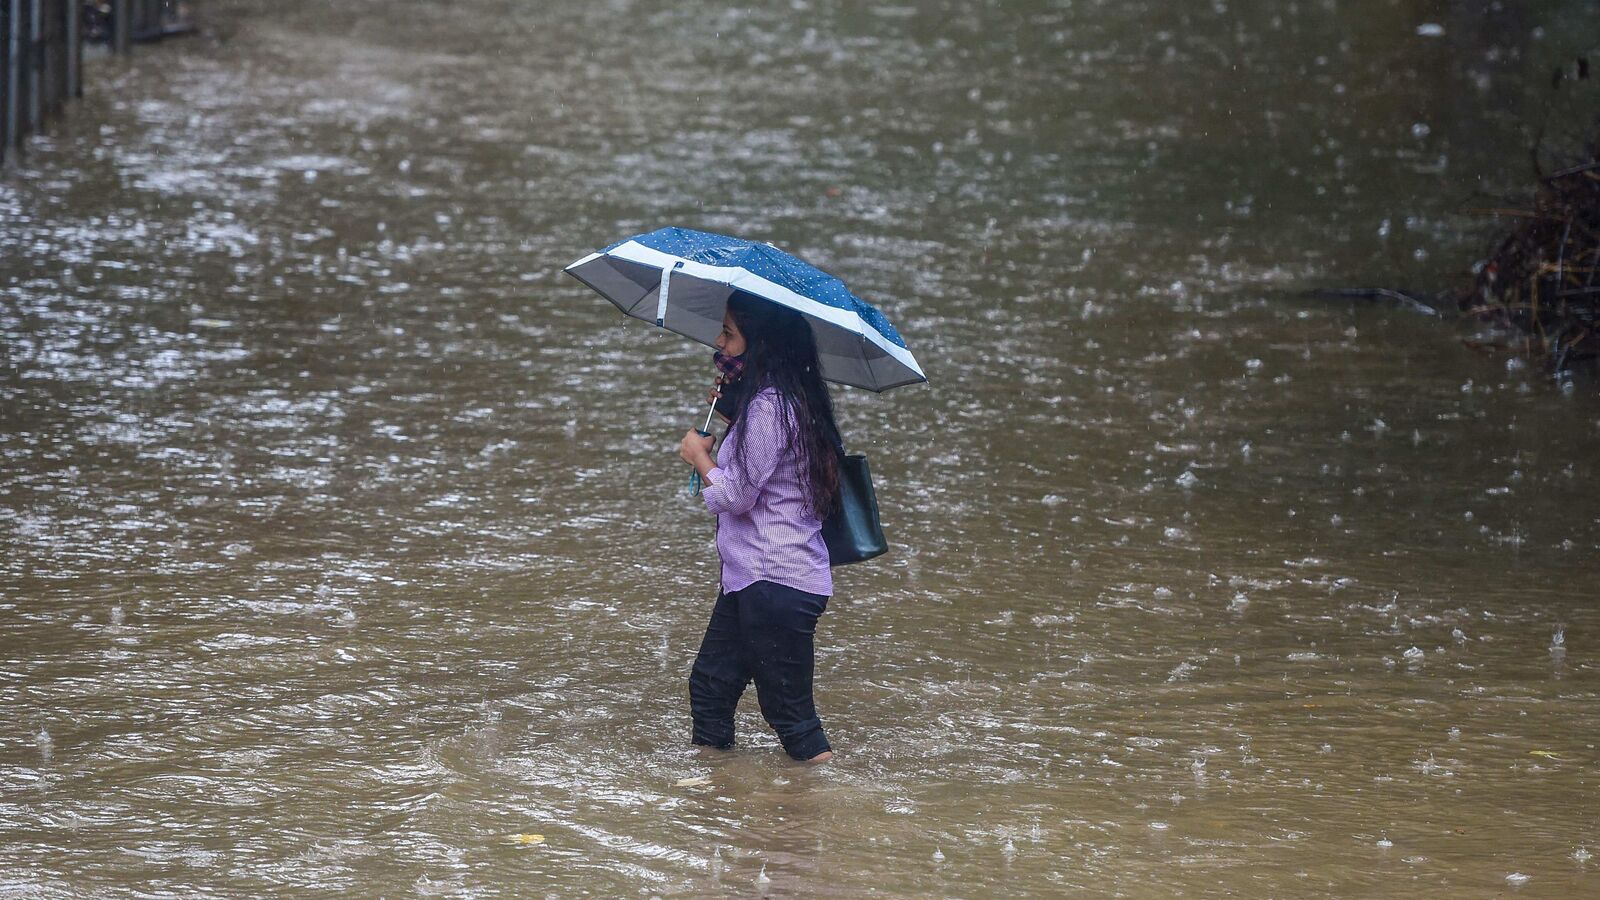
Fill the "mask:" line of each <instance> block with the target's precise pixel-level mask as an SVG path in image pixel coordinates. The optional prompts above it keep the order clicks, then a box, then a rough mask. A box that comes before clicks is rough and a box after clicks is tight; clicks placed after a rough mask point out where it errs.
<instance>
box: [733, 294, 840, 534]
mask: <svg viewBox="0 0 1600 900" xmlns="http://www.w3.org/2000/svg"><path fill="white" fill-rule="evenodd" d="M728 311H729V312H730V313H732V314H733V321H734V324H736V325H738V326H739V332H740V333H741V334H743V335H744V341H745V351H744V363H745V368H744V374H743V375H741V376H740V378H739V381H738V383H737V385H736V386H735V387H734V388H733V389H731V390H729V391H728V392H727V395H726V396H727V397H728V399H730V400H732V403H731V404H730V405H731V407H732V408H731V409H730V410H729V412H730V413H731V415H729V416H728V418H730V419H732V420H733V422H734V424H733V426H732V427H734V428H737V427H738V423H739V422H741V421H743V419H744V411H745V408H746V407H747V406H749V405H750V399H751V398H752V397H754V396H755V395H756V394H757V393H759V392H760V391H761V390H762V389H763V388H768V387H770V388H772V389H773V390H774V391H776V392H777V394H778V402H779V406H780V409H779V415H778V422H779V428H780V429H782V435H783V441H784V443H785V444H786V445H788V446H790V447H793V448H795V452H796V458H795V464H796V466H797V467H799V469H800V472H799V474H800V475H801V478H800V484H801V487H802V489H803V490H804V492H805V500H806V509H807V511H809V512H811V513H812V514H813V515H815V516H816V517H817V518H818V519H826V518H827V517H828V516H830V515H832V514H833V512H834V511H835V510H837V509H838V508H839V448H840V446H842V444H841V441H840V438H839V426H838V423H836V422H835V421H834V419H833V399H832V398H831V397H829V395H828V386H827V385H826V384H825V383H824V382H823V380H822V370H821V367H820V366H819V365H818V362H817V341H816V338H815V337H814V336H813V335H812V333H811V326H810V325H808V324H806V320H805V317H804V316H802V315H800V314H799V313H797V312H795V311H794V310H792V309H788V308H786V307H782V306H779V305H777V304H776V303H770V302H768V301H766V300H762V299H761V298H759V297H756V296H754V295H752V294H747V293H745V292H743V291H735V292H734V293H733V296H731V297H729V298H728ZM785 412H787V413H789V415H784V413H785ZM735 455H736V456H739V457H743V456H744V444H743V442H740V444H739V446H738V447H737V448H736V449H735ZM740 462H741V463H742V462H743V460H742V459H741V460H740Z"/></svg>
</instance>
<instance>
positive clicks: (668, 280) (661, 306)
mask: <svg viewBox="0 0 1600 900" xmlns="http://www.w3.org/2000/svg"><path fill="white" fill-rule="evenodd" d="M681 268H683V261H682V260H679V261H677V262H675V263H673V264H672V265H670V266H667V267H665V268H663V269H662V270H661V295H660V297H659V299H657V300H656V327H657V328H661V327H663V326H665V325H666V324H667V295H668V294H669V293H671V291H672V272H673V270H675V269H681Z"/></svg>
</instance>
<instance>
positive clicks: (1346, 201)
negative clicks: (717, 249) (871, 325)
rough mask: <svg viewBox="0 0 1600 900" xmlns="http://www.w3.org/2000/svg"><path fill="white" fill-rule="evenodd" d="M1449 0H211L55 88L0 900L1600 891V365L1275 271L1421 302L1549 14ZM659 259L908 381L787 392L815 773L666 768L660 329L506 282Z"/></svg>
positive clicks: (44, 141) (10, 449)
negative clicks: (82, 90) (811, 616)
mask: <svg viewBox="0 0 1600 900" xmlns="http://www.w3.org/2000/svg"><path fill="white" fill-rule="evenodd" d="M1442 6H1443V4H1438V5H1435V4H1431V3H1424V2H1386V3H1367V4H1351V3H1338V2H1335V0H1302V2H1299V3H1287V4H1245V3H1227V2H1225V0H1218V2H1216V3H1210V4H1190V3H1169V4H1163V3H1157V2H1153V0H1140V2H1120V3H1112V2H1109V0H1106V2H1094V0H1055V2H1042V0H1026V2H1022V0H1019V2H1006V3H983V4H972V3H955V2H944V3H940V2H919V3H892V2H879V0H872V2H862V3H856V2H847V0H795V2H793V3H788V4H767V5H761V6H731V5H722V4H714V3H676V4H665V3H643V2H628V0H613V2H606V3H586V2H575V0H573V2H569V0H559V2H550V3H528V2H524V3H514V2H506V0H458V2H454V3H449V4H438V3H424V2H420V0H406V2H394V0H386V2H376V0H365V2H341V3H325V2H310V0H272V2H268V0H216V2H208V3H205V4H203V10H202V12H203V18H204V22H205V24H206V27H207V33H206V34H205V35H203V36H200V37H196V38H192V39H187V40H182V41H175V42H171V43H167V44H163V45H159V46H154V47H142V48H139V49H138V51H137V52H136V53H134V54H133V55H131V56H129V57H127V58H125V59H101V60H99V61H98V62H96V63H94V64H93V65H92V67H91V71H90V73H89V79H88V87H89V91H88V96H87V97H86V99H85V100H83V101H82V102H79V103H77V104H75V105H74V106H73V107H72V108H71V109H70V110H69V112H68V114H67V116H66V118H65V119H64V120H63V121H62V122H61V123H60V124H59V125H58V127H57V128H56V129H55V130H54V131H53V133H52V134H50V135H48V136H46V137H42V138H39V139H36V140H34V141H33V142H32V143H31V144H30V146H29V149H28V155H27V157H26V159H25V160H24V161H23V163H22V164H21V166H20V167H17V168H15V169H13V170H12V171H10V172H8V173H5V174H4V176H3V177H0V249H3V259H0V289H3V292H4V296H3V300H0V341H3V343H0V710H3V712H4V715H3V720H0V893H3V894H6V895H12V896H44V897H56V896H87V895H91V894H93V895H100V894H123V895H139V896H196V895H251V894H263V893H269V892H283V891H305V892H312V891H315V892H350V893H358V894H389V895H404V894H413V893H415V894H424V895H456V894H463V895H506V896H532V895H544V894H550V895H560V896H574V895H585V894H587V895H593V896H706V895H713V896H714V895H722V894H727V895H735V896H751V895H762V894H766V895H772V896H865V895H874V896H885V897H921V896H930V895H931V896H967V897H980V896H1048V895H1060V894H1070V893H1083V894H1094V895H1115V896H1125V897H1164V896H1173V895H1188V896H1202V895H1235V896H1304V895H1327V894H1333V895H1340V896H1380V895H1409V896H1419V895H1429V894H1435V895H1437V894H1440V893H1443V892H1445V891H1453V892H1461V893H1464V894H1466V895H1471V896H1486V895H1489V894H1491V893H1499V892H1507V893H1513V894H1519V895H1524V896H1578V895H1594V894H1596V893H1600V861H1597V860H1594V859H1593V858H1592V857H1591V855H1592V854H1600V816H1597V812H1596V810H1597V809H1600V804H1597V803H1596V801H1595V798H1596V779H1597V777H1600V771H1597V762H1600V754H1597V752H1596V746H1595V745H1596V740H1597V738H1596V735H1597V733H1600V704H1597V701H1600V649H1597V641H1600V607H1597V604H1596V591H1595V577H1596V575H1597V574H1600V566H1597V565H1596V562H1597V549H1600V487H1597V478H1596V476H1597V474H1600V473H1597V471H1596V466H1597V461H1596V457H1595V454H1594V452H1593V448H1594V442H1595V440H1596V438H1597V437H1600V400H1597V396H1596V389H1595V384H1594V382H1593V380H1592V379H1589V380H1585V379H1582V378H1580V379H1579V381H1578V382H1577V383H1576V384H1574V385H1572V386H1570V387H1568V388H1563V386H1562V385H1559V384H1556V383H1554V382H1553V381H1552V380H1551V379H1550V378H1549V377H1548V375H1547V374H1546V373H1544V372H1542V371H1540V370H1539V369H1538V368H1537V367H1529V366H1521V365H1519V363H1518V362H1516V361H1512V360H1508V359H1507V358H1506V357H1505V356H1501V355H1492V354H1487V355H1486V354H1481V353H1477V352H1474V351H1472V350H1470V349H1468V348H1466V347H1464V346H1463V345H1462V343H1461V341H1460V340H1459V339H1460V337H1461V336H1462V334H1463V331H1462V330H1461V328H1460V327H1459V326H1457V325H1455V324H1452V323H1448V322H1440V321H1438V320H1435V319H1430V318H1426V317H1424V316H1420V315H1416V314H1413V313H1409V312H1405V311H1401V310H1395V309H1391V308H1387V307H1383V306H1377V305H1358V304H1352V303H1346V302H1329V301H1326V300H1315V299H1309V298H1307V297H1306V296H1304V295H1303V294H1302V291H1304V289H1306V288H1309V287H1313V286H1328V285H1332V286H1355V285H1383V286H1399V287H1410V288H1422V289H1432V288H1436V287H1443V286H1448V285H1451V284H1455V283H1459V281H1458V280H1459V279H1460V278H1461V277H1462V273H1464V272H1465V271H1466V270H1467V268H1468V266H1470V264H1471V263H1472V261H1473V260H1474V259H1475V258H1477V255H1478V254H1479V253H1481V251H1482V250H1483V248H1484V247H1485V242H1486V241H1487V238H1488V232H1487V231H1485V227H1486V222H1485V220H1483V219H1482V218H1480V217H1474V216H1472V215H1470V214H1465V213H1464V212H1463V211H1464V210H1466V209H1468V208H1471V207H1475V206H1486V205H1488V206H1492V205H1500V203H1499V201H1498V200H1496V199H1494V198H1496V197H1499V196H1501V195H1507V194H1512V193H1515V192H1517V191H1521V190H1525V189H1526V188H1527V186H1528V185H1529V184H1530V181H1531V179H1530V177H1529V172H1528V168H1529V167H1528V164H1527V158H1528V155H1527V148H1528V145H1529V143H1530V137H1529V135H1530V134H1531V131H1532V130H1533V128H1534V127H1535V126H1536V125H1537V123H1538V121H1539V120H1540V117H1541V114H1542V110H1543V109H1544V107H1545V103H1546V101H1547V99H1548V96H1549V93H1548V84H1549V81H1550V73H1551V70H1552V69H1553V68H1554V66H1556V65H1557V64H1559V63H1560V62H1561V61H1562V60H1563V59H1566V58H1568V57H1570V56H1571V55H1572V54H1574V53H1577V52H1581V51H1587V50H1592V49H1593V46H1594V44H1595V39H1596V36H1597V27H1596V23H1595V21H1594V18H1593V15H1592V7H1591V6H1590V5H1589V4H1588V3H1586V2H1576V0H1574V2H1562V3H1548V4H1537V7H1538V11H1537V12H1531V11H1527V10H1525V9H1523V7H1530V6H1535V4H1509V3H1508V4H1505V7H1508V8H1511V9H1506V10H1501V11H1498V12H1489V13H1485V12H1484V11H1483V10H1481V9H1477V10H1468V9H1467V7H1471V6H1473V4H1452V5H1451V6H1452V7H1453V8H1456V10H1457V11H1454V12H1442V11H1440V7H1442ZM1357 7H1359V8H1357ZM1432 26H1436V27H1432ZM668 224H677V225H684V226H688V227H696V228H703V229H707V230H714V231H726V232H733V233H738V234H741V235H745V236H750V237H755V238H759V239H763V240H771V241H773V242H775V243H777V244H779V245H780V246H784V247H786V248H789V249H793V250H795V251H797V252H798V253H800V254H801V255H803V256H805V257H806V258H807V259H809V260H810V261H812V262H814V263H816V264H818V265H820V266H822V267H824V268H827V269H829V270H831V271H834V272H836V273H837V274H839V275H841V276H842V277H844V278H845V279H846V280H847V281H848V282H849V283H850V284H851V285H852V286H853V287H854V288H855V289H856V291H857V293H859V294H860V295H862V296H863V297H865V298H867V299H869V300H871V301H873V302H875V303H877V304H878V305H880V306H881V307H882V308H883V309H884V310H885V312H887V313H888V314H889V315H890V317H891V318H892V319H893V320H894V321H895V322H896V324H897V325H898V326H899V329H900V331H901V332H902V333H903V334H904V335H905V337H906V339H907V341H908V343H909V344H910V346H911V347H912V348H913V350H914V351H915V352H916V354H917V356H918V359H919V360H920V361H921V362H922V364H923V366H924V368H925V369H926V370H927V372H928V374H929V377H930V383H929V384H928V385H925V386H917V387H910V388H905V389H901V390H898V391H894V392H891V393H889V394H885V395H881V396H879V395H873V394H869V393H866V392H862V391H857V390H844V389H841V390H838V391H837V392H836V397H837V402H838V403H839V405H840V408H841V420H842V423H843V425H844V427H845V430H846V432H847V437H848V438H849V440H850V442H851V444H852V445H853V447H854V448H856V449H859V450H862V451H864V452H866V453H867V454H868V455H869V456H870V458H871V461H872V465H873V469H874V473H875V475H876V478H877V481H878V492H879V498H880V501H881V503H882V506H883V517H884V520H885V527H886V530H887V531H888V533H889V537H890V540H891V543H892V545H893V549H892V551H891V553H890V554H889V555H888V556H886V557H884V558H882V559H880V560H877V561H874V562H871V563H868V564H865V565H861V566H857V567H852V568H849V569H845V570H841V571H840V572H839V573H837V575H838V578H837V581H838V587H837V594H836V596H835V597H834V598H833V601H832V603H831V604H830V606H829V610H828V613H827V615H825V616H824V617H823V620H822V622H821V624H820V627H819V658H818V678H819V687H818V703H819V707H820V709H821V712H822V714H823V717H824V721H825V723H826V725H827V727H828V729H829V733H830V735H831V737H832V739H833V741H834V743H835V745H836V747H837V748H838V749H839V751H840V756H839V758H838V760H837V761H836V762H834V763H832V764H830V765H827V766H825V767H821V768H816V769H806V768H801V767H798V766H796V765H794V764H792V763H790V762H788V761H787V759H786V757H784V755H783V754H782V752H781V751H780V750H779V749H778V746H777V742H776V740H775V739H774V737H773V736H772V735H771V733H770V732H769V731H768V730H767V729H766V727H765V726H764V724H763V723H762V721H761V720H760V717H759V714H758V713H757V711H756V709H755V704H754V698H753V697H750V698H747V700H746V703H745V706H744V707H742V709H741V713H740V716H741V718H740V729H741V741H742V746H741V749H739V750H738V751H736V752H734V753H732V754H729V755H726V756H721V757H716V758H703V757H700V756H697V755H695V754H694V753H692V752H691V751H690V749H689V747H688V746H687V736H688V725H689V723H688V709H687V692H686V678H687V674H688V669H689V665H690V662H691V660H692V657H693V654H694V651H695V649H696V647H697V645H698V641H699V637H700V634H701V632H702V630H703V629H704V626H705V621H706V618H707V616H708V614H709V611H710V606H711V602H712V600H713V599H714V595H715V583H716V578H717V566H716V561H715V554H714V549H713V546H712V531H711V521H710V519H709V517H708V516H707V515H705V514H704V513H703V511H702V510H701V509H700V508H698V507H697V505H696V503H695V502H694V501H693V500H692V499H691V498H690V497H689V496H687V494H686V490H685V486H686V481H687V474H688V471H687V469H686V467H685V466H684V465H683V464H682V463H681V462H680V461H679V460H678V459H677V455H676V450H675V448H676V443H677V440H678V438H679V436H681V435H682V433H683V431H684V430H685V429H686V428H687V427H688V426H689V425H690V424H691V423H693V422H694V421H695V420H696V407H697V406H698V401H699V398H702V397H703V396H704V391H705V387H706V385H707V383H708V381H709V378H710V375H711V367H710V365H709V359H708V357H709V353H708V351H706V350H705V349H703V348H700V347H698V346H696V345H691V344H689V343H688V342H687V341H685V340H683V339H681V338H678V337H676V336H674V335H670V334H665V333H657V332H655V331H654V330H653V329H650V328H648V327H647V326H645V325H643V324H642V323H639V322H637V321H631V320H624V319H623V318H622V317H621V316H620V315H618V314H617V313H616V311H615V310H614V309H613V308H612V307H611V306H610V305H609V304H607V303H606V302H605V301H604V300H602V299H600V298H599V297H598V296H596V295H593V294H591V293H589V292H587V291H586V290H585V289H584V288H583V287H582V286H581V285H579V284H578V283H577V282H575V281H573V280H572V279H570V278H568V277H566V276H564V275H563V274H562V273H561V268H562V267H563V266H564V265H566V264H567V263H570V262H572V261H573V260H575V259H577V258H579V257H580V256H583V255H584V254H586V253H588V252H590V251H591V250H593V249H595V248H597V247H599V246H603V245H605V244H608V243H610V242H612V241H614V240H617V239H619V238H621V237H623V236H626V235H629V234H633V233H636V232H640V231H646V230H650V229H653V228H656V227H659V226H662V225H668ZM534 835H537V836H539V837H538V838H535V837H533V836H534ZM519 836H522V837H519ZM541 838H542V840H541Z"/></svg>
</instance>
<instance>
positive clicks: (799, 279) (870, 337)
mask: <svg viewBox="0 0 1600 900" xmlns="http://www.w3.org/2000/svg"><path fill="white" fill-rule="evenodd" d="M566 271H567V274H569V275H571V276H573V277H574V278H576V279H578V280H579V281H581V282H583V283H584V284H586V285H588V286H589V287H591V288H593V289H594V290H595V291H596V292H598V293H599V294H600V295H601V296H602V297H605V298H606V299H607V300H610V301H611V302H612V303H614V304H616V306H617V308H618V309H620V310H622V311H623V312H624V313H627V314H628V315H629V316H632V317H633V318H636V319H643V320H644V321H646V322H654V323H655V324H656V325H657V326H658V327H661V328H666V329H667V330H669V331H674V332H677V333H678V334H681V335H683V336H684V337H687V338H691V339H693V340H696V341H699V342H700V343H702V344H706V345H707V346H714V345H715V341H716V339H717V334H718V333H719V332H720V331H721V330H722V317H723V314H724V312H725V311H726V309H727V306H728V297H729V296H731V295H732V294H733V293H734V292H735V291H743V292H745V293H747V294H753V295H755V296H757V297H760V298H761V299H763V300H767V301H770V302H772V303H776V304H778V305H780V306H786V307H788V308H790V309H793V310H795V311H797V312H799V313H801V314H802V315H804V316H805V317H806V321H807V322H809V323H810V325H811V331H812V333H813V334H814V335H815V336H816V339H817V358H818V362H819V363H820V364H821V366H822V377H823V378H825V379H827V380H828V381H833V382H837V383H839V384H848V385H851V386H852V387H859V388H865V389H867V390H869V391H879V392H881V391H886V390H888V389H890V388H894V387H900V386H901V385H907V384H918V383H921V382H924V381H927V380H928V377H927V376H926V375H924V374H922V367H921V366H918V365H917V360H916V358H915V357H913V356H912V355H911V351H910V350H908V349H907V348H906V342H905V340H904V339H902V338H901V337H900V333H899V332H898V331H895V329H894V326H893V325H891V324H889V320H888V319H886V318H884V316H883V313H880V312H878V310H877V309H875V308H873V307H872V305H871V304H869V303H867V302H865V301H863V300H861V299H860V298H858V297H856V296H855V295H854V294H852V293H850V289H849V288H847V287H845V285H844V282H842V281H840V280H839V279H837V278H835V277H833V276H832V275H829V274H828V273H826V272H824V271H822V270H821V269H818V268H816V267H814V266H812V265H810V264H809V263H806V262H804V261H802V260H800V259H799V258H797V257H795V256H791V255H790V254H788V253H785V252H783V251H782V250H779V249H778V248H776V247H774V246H772V245H771V244H762V243H757V242H755V241H747V240H744V239H742V238H735V237H727V236H726V235H721V234H712V233H710V232H706V231H694V230H691V229H688V228H662V229H659V230H657V231H652V232H650V233H649V234H641V235H638V236H636V237H631V238H628V239H627V240H625V241H621V242H619V243H616V244H612V245H611V246H609V247H607V248H605V249H604V250H601V251H600V252H598V253H591V254H589V255H588V256H585V257H584V258H583V259H580V260H578V261H577V262H575V263H573V264H572V265H570V266H567V268H566Z"/></svg>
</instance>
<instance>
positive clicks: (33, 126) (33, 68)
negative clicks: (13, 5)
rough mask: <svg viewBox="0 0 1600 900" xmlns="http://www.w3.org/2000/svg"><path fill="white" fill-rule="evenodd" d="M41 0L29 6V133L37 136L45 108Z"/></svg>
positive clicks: (33, 1) (35, 0)
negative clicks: (43, 100) (42, 88)
mask: <svg viewBox="0 0 1600 900" xmlns="http://www.w3.org/2000/svg"><path fill="white" fill-rule="evenodd" d="M39 3H40V0H32V2H31V3H29V4H28V34H27V38H28V131H29V133H32V134H37V133H38V132H39V128H40V126H41V125H43V124H44V108H43V104H42V103H41V102H40V99H41V98H40V92H39V89H40V87H41V84H40V82H42V81H43V80H44V79H43V78H42V77H41V76H42V75H43V74H44V71H43V67H42V66H40V65H39V64H40V63H41V62H43V61H44V53H43V52H42V50H43V42H41V41H40V40H39V39H40V38H41V37H44V29H43V26H44V16H43V15H42V14H41V13H42V12H43V11H42V10H41V9H40V8H39Z"/></svg>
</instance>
